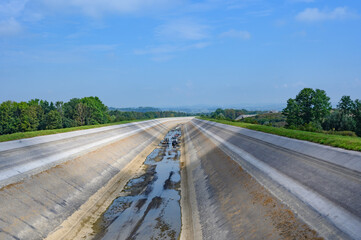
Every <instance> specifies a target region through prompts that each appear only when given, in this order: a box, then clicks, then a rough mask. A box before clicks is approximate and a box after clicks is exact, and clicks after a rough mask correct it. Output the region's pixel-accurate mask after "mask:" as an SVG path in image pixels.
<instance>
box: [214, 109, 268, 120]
mask: <svg viewBox="0 0 361 240" xmlns="http://www.w3.org/2000/svg"><path fill="white" fill-rule="evenodd" d="M259 113H265V111H248V110H246V109H233V108H227V109H222V108H217V109H216V111H214V112H212V113H211V114H209V117H211V118H215V119H227V120H235V119H236V118H237V117H238V116H239V115H251V114H259Z"/></svg>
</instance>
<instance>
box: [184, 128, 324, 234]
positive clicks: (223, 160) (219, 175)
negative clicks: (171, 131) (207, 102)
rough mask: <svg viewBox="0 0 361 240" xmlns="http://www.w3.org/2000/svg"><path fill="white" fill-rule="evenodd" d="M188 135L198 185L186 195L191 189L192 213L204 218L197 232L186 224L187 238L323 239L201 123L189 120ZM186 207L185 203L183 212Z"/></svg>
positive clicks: (189, 164)
mask: <svg viewBox="0 0 361 240" xmlns="http://www.w3.org/2000/svg"><path fill="white" fill-rule="evenodd" d="M185 135H186V136H185V145H186V147H187V148H186V151H187V153H186V156H185V158H186V165H185V168H186V169H188V171H187V175H188V177H187V182H188V184H189V187H188V188H189V189H190V190H192V191H189V192H186V193H184V192H182V198H183V197H184V194H186V197H187V199H188V203H186V204H185V205H187V204H188V205H189V206H191V209H192V214H188V216H189V217H188V218H189V219H190V220H191V221H192V220H193V219H197V218H198V219H199V221H196V222H195V224H193V227H192V232H189V231H187V230H188V229H186V228H184V229H182V234H186V235H187V237H186V238H184V239H319V235H318V234H317V233H316V232H315V231H314V230H313V229H312V228H310V227H309V226H307V225H306V224H305V223H304V222H303V221H302V220H301V219H300V218H298V216H297V215H295V214H294V213H293V212H292V211H291V210H290V209H289V208H288V207H287V206H286V205H285V204H283V203H282V202H281V201H280V200H278V199H277V198H275V197H274V196H272V194H270V193H269V192H268V191H267V190H266V189H265V188H264V187H262V186H261V185H260V184H259V183H257V181H255V180H254V179H253V178H252V177H251V176H250V175H249V174H248V173H247V172H246V171H244V170H243V168H242V167H240V166H239V165H238V163H237V162H235V161H234V160H233V159H232V158H230V157H229V156H228V155H227V154H226V153H225V152H224V151H222V150H221V149H220V148H219V146H218V145H217V144H215V143H214V142H212V141H211V140H210V138H209V137H208V136H207V135H206V134H204V133H203V132H202V131H201V130H200V129H199V127H197V126H196V125H194V124H186V125H185ZM183 176H184V175H183ZM183 176H182V177H183ZM182 181H183V179H182ZM192 185H193V186H192ZM193 188H194V191H193ZM185 211H186V209H185V210H184V207H182V214H183V212H185ZM184 221H185V222H186V223H188V219H185V220H184ZM188 225H189V224H187V225H186V226H188Z"/></svg>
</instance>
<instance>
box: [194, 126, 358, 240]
mask: <svg viewBox="0 0 361 240" xmlns="http://www.w3.org/2000/svg"><path fill="white" fill-rule="evenodd" d="M192 124H193V125H194V126H195V127H196V128H198V129H200V130H201V131H202V132H203V133H204V134H206V135H207V136H208V137H209V138H210V139H211V140H212V141H213V142H214V143H215V144H216V145H217V146H219V147H220V148H221V149H222V150H223V151H224V152H225V153H226V154H227V155H229V156H231V157H232V159H234V160H235V159H237V157H235V156H234V155H236V156H239V157H238V159H239V158H241V159H242V161H241V162H240V161H237V160H236V162H237V163H238V164H240V165H241V166H242V167H243V168H244V169H245V170H246V171H247V172H248V173H249V174H250V175H251V176H252V177H254V178H255V179H256V180H257V181H258V182H259V183H260V184H262V185H263V186H264V187H265V188H266V189H268V190H269V191H270V192H272V194H274V196H276V197H277V198H278V199H280V200H281V201H282V202H284V203H285V204H286V205H288V206H289V207H290V208H291V209H293V210H296V212H297V213H298V215H299V216H300V217H301V219H302V220H304V221H305V222H306V223H307V224H309V225H310V226H312V227H314V228H315V229H316V230H317V232H319V233H320V234H321V235H323V236H324V237H326V238H327V239H359V236H361V229H360V228H359V226H361V219H359V218H358V217H356V216H354V215H353V214H352V213H350V212H348V211H347V210H345V209H343V208H342V207H340V206H337V205H336V204H334V203H333V202H331V201H329V200H328V199H326V198H324V197H322V196H321V195H319V194H317V193H316V192H314V191H312V190H310V189H308V188H307V187H305V186H303V185H302V184H300V183H298V182H296V181H295V180H293V179H291V178H289V177H287V176H286V175H284V174H282V173H280V172H279V171H278V170H276V169H274V168H272V167H270V166H269V165H267V164H265V163H263V162H262V161H260V160H258V159H256V158H255V157H253V156H252V155H251V154H248V153H247V152H245V151H243V150H241V149H239V148H238V147H236V146H234V145H233V144H230V143H226V142H225V141H224V140H223V139H221V138H220V137H218V136H215V135H214V134H213V133H211V132H209V131H208V130H206V129H204V128H202V127H201V126H199V125H198V124H197V123H194V122H193V121H192ZM230 152H231V153H234V155H233V156H232V154H230ZM245 163H246V164H245ZM250 166H251V167H250ZM252 168H253V169H252ZM254 168H255V169H257V171H259V173H258V174H255V171H254ZM260 173H261V174H260ZM262 175H264V176H265V177H266V178H264V176H262ZM264 179H268V181H272V182H273V184H272V183H271V184H270V183H268V184H267V183H266V182H265V181H264ZM265 183H266V184H265ZM271 185H278V186H280V187H281V188H283V190H281V188H280V187H278V188H277V191H280V190H281V194H275V191H274V190H275V189H274V188H272V187H271V188H270V186H271ZM282 191H283V192H282ZM285 195H292V196H293V199H294V200H297V201H298V202H299V203H297V202H292V201H287V199H286V198H284V197H280V196H285ZM305 209H307V210H311V211H314V212H315V213H316V214H314V213H308V212H304V211H305ZM297 210H298V211H297ZM317 215H320V216H322V218H317ZM319 221H323V222H322V223H321V222H319Z"/></svg>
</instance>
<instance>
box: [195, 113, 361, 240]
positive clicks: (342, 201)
mask: <svg viewBox="0 0 361 240" xmlns="http://www.w3.org/2000/svg"><path fill="white" fill-rule="evenodd" d="M192 123H193V124H194V126H195V127H196V128H198V129H199V130H201V131H202V132H203V133H204V134H206V135H207V136H208V137H209V138H210V139H212V141H213V142H214V143H215V144H216V145H217V146H219V147H220V148H221V149H223V150H224V151H225V152H227V154H228V155H230V156H232V158H233V159H234V160H235V161H236V162H238V163H239V164H240V165H241V166H242V167H243V168H244V169H246V170H247V171H248V172H249V173H250V174H251V175H252V176H253V177H255V178H256V179H257V180H258V181H259V182H261V183H262V184H263V185H264V186H265V187H267V188H268V189H269V190H272V186H270V185H272V184H271V182H275V184H278V187H276V188H274V187H273V189H276V190H275V191H273V193H275V195H276V196H277V197H278V198H279V199H280V200H282V201H283V202H285V203H287V205H289V206H290V207H291V208H292V210H293V211H295V212H296V213H298V215H299V216H300V217H301V218H302V219H303V220H304V221H305V222H307V223H308V224H309V225H311V226H313V227H315V229H316V230H317V231H318V232H319V233H320V234H321V235H322V236H324V237H325V238H328V239H340V238H341V239H346V238H350V239H360V236H361V219H360V216H361V202H360V201H359V199H361V177H360V173H359V172H358V171H356V170H355V169H354V167H355V166H358V164H357V160H361V158H358V157H359V156H360V155H359V153H357V152H352V151H344V150H341V149H337V148H329V147H327V148H325V147H324V146H321V145H317V144H310V143H307V142H303V141H293V139H287V138H280V137H278V136H275V135H271V134H264V133H262V134H260V133H259V132H256V131H250V130H248V131H246V134H243V133H244V131H243V129H241V130H238V129H236V128H235V127H233V128H229V127H228V126H225V125H223V124H214V123H212V122H208V121H202V120H196V119H195V120H193V121H192ZM230 129H231V130H230ZM252 134H253V135H254V136H252ZM260 136H262V140H261V137H260ZM263 139H266V140H263ZM286 140H287V142H285V141H286ZM283 144H284V145H283ZM298 144H301V146H305V149H304V151H302V153H300V152H301V150H300V149H299V147H298ZM317 147H319V148H320V149H319V150H317ZM292 148H294V149H299V151H297V150H291V149H292ZM324 149H329V150H330V151H331V154H332V156H335V155H336V156H337V157H339V158H338V159H337V158H335V157H334V158H333V159H331V160H330V159H328V158H327V156H329V155H327V156H326V157H325V156H324V155H323V151H324ZM329 154H330V153H329ZM315 156H318V157H320V158H316V157H315ZM343 156H345V157H344V158H342V157H343ZM335 161H337V164H336V163H334V162H335ZM350 161H354V162H356V164H352V165H347V163H349V162H350ZM351 168H353V169H351ZM257 171H258V173H257ZM259 172H261V174H259ZM301 206H302V207H301ZM320 216H321V217H320Z"/></svg>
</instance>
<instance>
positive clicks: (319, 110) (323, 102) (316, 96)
mask: <svg viewBox="0 0 361 240" xmlns="http://www.w3.org/2000/svg"><path fill="white" fill-rule="evenodd" d="M312 104H313V108H312V121H314V122H316V123H318V124H321V123H322V122H323V121H324V120H325V117H326V116H328V115H329V114H330V111H331V109H332V107H331V103H330V98H329V97H328V96H327V95H326V92H325V91H324V90H320V89H316V91H314V93H313V96H312Z"/></svg>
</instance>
